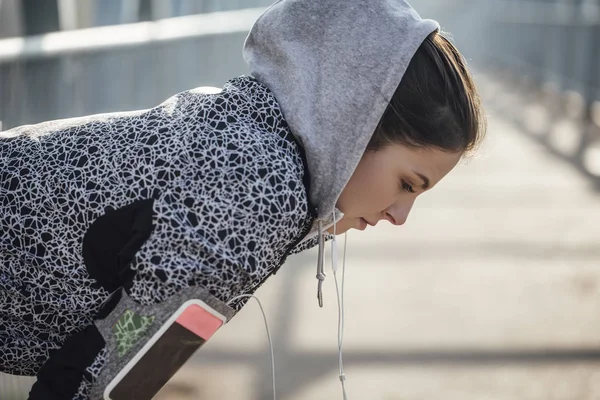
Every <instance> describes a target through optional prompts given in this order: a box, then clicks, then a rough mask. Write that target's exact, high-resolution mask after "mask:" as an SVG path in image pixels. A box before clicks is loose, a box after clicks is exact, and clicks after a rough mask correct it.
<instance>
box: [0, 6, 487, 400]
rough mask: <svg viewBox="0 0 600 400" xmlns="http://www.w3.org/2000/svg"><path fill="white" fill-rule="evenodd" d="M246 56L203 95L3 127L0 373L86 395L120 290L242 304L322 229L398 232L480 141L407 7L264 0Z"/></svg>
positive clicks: (428, 27) (448, 56)
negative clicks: (193, 291) (192, 292)
mask: <svg viewBox="0 0 600 400" xmlns="http://www.w3.org/2000/svg"><path fill="white" fill-rule="evenodd" d="M244 57H245V59H246V61H247V63H248V65H249V67H250V71H251V76H243V77H238V78H235V79H232V80H230V81H229V82H227V84H226V85H225V86H224V87H223V89H222V90H220V91H217V92H214V93H203V92H201V91H198V90H191V91H187V92H183V93H180V94H178V95H176V96H174V97H172V98H171V99H169V100H167V101H166V102H165V103H163V104H161V105H160V106H158V107H156V108H153V109H150V110H143V111H138V112H130V113H119V114H106V115H96V116H91V117H85V118H76V119H71V120H64V121H54V122H47V123H43V124H39V125H33V126H24V127H20V128H15V129H13V130H11V131H8V132H4V133H2V134H1V136H0V154H1V157H0V184H1V185H2V186H0V210H1V212H0V228H1V229H0V231H1V232H2V234H1V235H2V236H1V240H0V258H1V260H2V263H1V264H0V272H1V273H2V275H1V276H0V370H2V371H4V372H8V373H13V374H23V375H36V374H37V376H38V381H37V383H36V385H34V388H33V390H32V392H31V394H30V396H31V397H30V398H31V399H38V398H44V399H71V398H78V399H85V398H88V396H89V393H90V392H89V390H90V387H91V386H92V384H93V382H94V381H95V379H96V377H97V376H98V374H99V373H100V372H101V371H102V369H103V367H104V364H105V362H106V359H107V357H108V353H109V352H108V351H107V350H106V348H105V342H104V339H106V337H104V338H103V337H102V335H99V334H98V332H97V329H96V327H95V325H94V322H95V321H98V320H99V319H102V318H105V317H106V316H107V315H110V314H111V312H113V310H114V307H115V305H116V303H117V302H118V301H119V300H118V298H116V300H115V299H111V298H110V294H111V293H113V292H115V291H117V290H119V288H124V290H125V292H126V293H127V295H128V296H130V297H131V298H132V299H133V300H135V301H136V302H139V303H140V304H145V305H149V304H150V305H153V307H154V309H156V310H160V309H161V305H163V304H165V302H166V301H167V300H168V299H169V298H171V297H172V296H175V295H176V294H177V293H181V292H182V291H183V290H186V288H190V287H202V288H204V289H206V290H208V291H209V292H210V294H211V295H213V296H214V297H216V298H217V299H219V300H220V301H222V302H223V303H227V304H228V305H229V306H231V307H232V308H233V309H235V310H239V308H240V307H241V306H242V305H243V302H242V301H231V300H232V299H233V298H234V297H235V296H237V295H240V294H249V293H253V292H254V291H255V290H256V289H257V288H258V287H259V286H260V285H261V284H262V282H264V280H265V279H267V278H268V277H269V276H271V275H272V274H274V273H275V272H276V271H277V269H278V268H279V267H280V266H281V265H282V264H283V263H284V261H285V259H286V257H287V256H288V255H289V254H292V253H295V252H298V251H301V250H303V249H306V248H309V247H312V246H314V245H316V243H317V241H318V240H319V239H320V238H321V236H322V235H320V234H319V228H322V229H328V230H329V232H330V233H331V232H333V223H334V221H335V222H336V226H335V232H336V234H339V233H343V232H345V231H346V230H348V229H351V228H355V229H364V228H365V227H366V226H367V225H375V224H377V222H379V221H380V220H388V221H390V222H391V223H393V224H396V225H401V224H403V223H404V222H405V220H406V218H407V216H408V214H409V212H410V209H411V207H412V205H413V203H414V201H415V199H416V198H417V196H418V195H420V194H421V193H423V192H424V191H425V190H429V189H431V188H432V187H433V186H435V185H436V184H437V183H438V182H439V181H440V180H441V179H442V178H443V177H444V176H445V175H446V174H447V173H448V172H450V171H451V170H452V169H453V167H454V166H455V165H456V164H457V162H458V161H459V160H460V159H461V157H462V156H463V155H464V154H465V153H466V152H468V151H470V150H472V149H473V148H474V147H475V146H476V145H477V143H478V142H479V141H480V140H481V138H482V136H483V131H484V125H485V122H484V117H483V113H482V110H481V105H480V102H479V98H478V95H477V92H476V88H475V85H474V83H473V81H472V78H471V76H470V74H469V72H468V71H467V69H466V67H465V64H464V60H463V59H462V58H461V56H460V55H459V53H458V51H457V50H456V49H455V48H454V46H453V45H452V44H451V43H450V42H448V40H446V39H445V38H444V37H443V36H442V35H441V34H440V33H439V25H438V24H437V23H436V22H435V21H432V20H422V19H421V18H420V17H419V16H418V15H417V13H416V12H415V11H414V10H413V9H412V8H411V7H410V6H409V5H408V4H407V3H405V2H404V1H403V0H368V1H367V0H320V1H314V0H296V1H291V0H283V1H279V2H277V3H275V4H274V5H273V6H271V7H270V8H269V9H268V10H267V11H266V12H265V13H264V14H263V15H262V16H261V17H260V18H259V19H258V20H257V21H256V23H255V25H254V26H253V28H252V30H251V32H250V34H249V36H248V37H247V40H246V43H245V47H244ZM109 299H110V301H108V300H109ZM157 312H158V311H157Z"/></svg>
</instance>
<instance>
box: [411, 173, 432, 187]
mask: <svg viewBox="0 0 600 400" xmlns="http://www.w3.org/2000/svg"><path fill="white" fill-rule="evenodd" d="M413 172H414V173H415V175H417V176H418V177H419V178H421V179H422V180H423V185H422V186H421V187H422V188H423V189H424V190H427V189H429V178H428V177H426V176H425V175H423V174H420V173H418V172H417V171H413Z"/></svg>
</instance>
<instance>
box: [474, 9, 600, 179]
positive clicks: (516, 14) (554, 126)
mask: <svg viewBox="0 0 600 400" xmlns="http://www.w3.org/2000/svg"><path fill="white" fill-rule="evenodd" d="M486 18H487V19H488V20H489V22H490V24H489V29H488V35H487V39H486V42H487V43H486V46H481V47H479V48H478V49H477V50H478V51H479V52H480V54H481V58H482V59H485V60H486V61H487V66H488V67H490V68H492V69H493V70H495V71H496V72H498V73H500V74H503V75H504V76H505V77H506V78H507V79H506V80H505V83H507V84H508V87H507V90H510V89H511V87H512V89H513V90H515V91H517V92H519V93H520V95H521V96H522V98H523V101H524V103H521V104H519V106H520V107H519V108H514V107H510V106H509V107H508V108H505V109H504V111H506V112H505V113H504V115H505V116H507V117H510V118H513V120H515V122H517V123H518V124H520V126H521V127H522V128H523V129H524V131H526V132H530V133H531V134H532V135H533V136H534V137H536V138H537V139H538V140H540V141H541V143H543V144H544V145H545V146H546V147H547V148H548V150H550V151H551V152H552V153H554V154H556V155H558V156H560V157H562V158H564V159H565V160H567V161H569V162H571V163H572V164H573V165H574V166H576V167H577V168H578V169H579V170H580V171H581V172H582V173H584V174H585V175H587V176H588V177H590V178H592V180H593V181H594V182H595V183H597V184H598V183H600V1H599V0H499V1H498V0H495V1H489V3H488V9H487V17H486ZM540 106H542V108H540Z"/></svg>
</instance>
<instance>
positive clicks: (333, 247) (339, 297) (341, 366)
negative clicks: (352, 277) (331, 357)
mask: <svg viewBox="0 0 600 400" xmlns="http://www.w3.org/2000/svg"><path fill="white" fill-rule="evenodd" d="M336 228H337V227H336V220H335V211H334V213H333V239H332V241H331V269H332V270H333V280H334V282H335V292H336V298H337V304H338V365H339V378H340V382H341V384H342V395H343V399H344V400H347V399H348V397H347V395H346V374H345V373H344V361H343V357H342V345H343V342H344V282H345V279H344V278H345V276H346V248H347V243H348V236H347V234H346V233H344V255H343V259H342V288H341V291H340V288H339V285H338V279H337V270H338V265H337V240H336V233H337V230H336Z"/></svg>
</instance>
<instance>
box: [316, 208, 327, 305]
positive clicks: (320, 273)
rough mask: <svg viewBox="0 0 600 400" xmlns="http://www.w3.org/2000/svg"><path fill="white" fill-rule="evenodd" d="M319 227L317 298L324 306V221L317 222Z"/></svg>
mask: <svg viewBox="0 0 600 400" xmlns="http://www.w3.org/2000/svg"><path fill="white" fill-rule="evenodd" d="M317 225H318V227H319V233H318V235H319V254H318V257H317V279H318V281H319V284H318V286H317V300H318V301H319V307H323V281H324V280H325V276H326V275H325V271H324V270H323V258H324V257H325V251H324V250H325V238H324V237H323V235H324V233H323V221H321V220H319V221H318V222H317Z"/></svg>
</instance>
